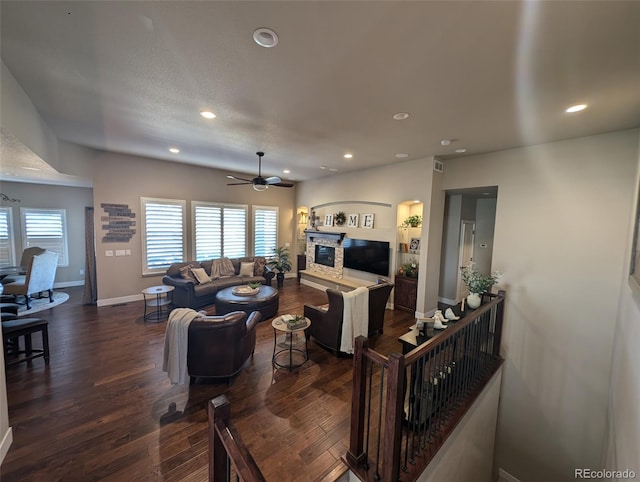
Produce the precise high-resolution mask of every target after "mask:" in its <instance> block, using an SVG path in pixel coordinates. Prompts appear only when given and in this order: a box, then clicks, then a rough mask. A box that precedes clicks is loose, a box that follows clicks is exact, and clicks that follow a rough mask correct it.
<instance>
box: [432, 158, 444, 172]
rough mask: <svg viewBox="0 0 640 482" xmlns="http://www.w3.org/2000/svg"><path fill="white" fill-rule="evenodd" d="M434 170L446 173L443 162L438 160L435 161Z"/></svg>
mask: <svg viewBox="0 0 640 482" xmlns="http://www.w3.org/2000/svg"><path fill="white" fill-rule="evenodd" d="M433 170H434V171H438V172H442V171H444V163H443V162H442V161H439V160H438V159H434V161H433Z"/></svg>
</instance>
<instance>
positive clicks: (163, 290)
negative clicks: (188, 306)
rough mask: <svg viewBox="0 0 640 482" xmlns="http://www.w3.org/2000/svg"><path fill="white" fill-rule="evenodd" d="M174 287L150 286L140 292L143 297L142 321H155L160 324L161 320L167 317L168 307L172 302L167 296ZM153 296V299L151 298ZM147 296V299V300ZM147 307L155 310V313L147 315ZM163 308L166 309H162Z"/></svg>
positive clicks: (151, 312)
mask: <svg viewBox="0 0 640 482" xmlns="http://www.w3.org/2000/svg"><path fill="white" fill-rule="evenodd" d="M174 289H175V287H173V286H168V285H162V286H150V287H149V288H145V289H143V290H142V296H144V321H155V322H156V323H160V321H162V318H164V317H166V316H169V311H171V310H169V305H170V304H171V302H172V301H173V300H172V299H171V298H170V297H169V296H165V295H168V294H169V293H171V292H172V291H173V290H174ZM153 295H155V297H152V296H153ZM147 296H149V299H147ZM147 306H149V307H152V308H156V310H155V311H150V312H149V313H147ZM163 306H166V307H167V308H165V309H162V307H163Z"/></svg>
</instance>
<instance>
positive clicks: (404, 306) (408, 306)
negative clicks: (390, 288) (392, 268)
mask: <svg viewBox="0 0 640 482" xmlns="http://www.w3.org/2000/svg"><path fill="white" fill-rule="evenodd" d="M393 296H394V298H393V306H394V308H396V309H399V310H403V311H409V312H410V313H415V311H416V299H417V298H418V280H417V279H416V278H407V277H406V276H401V275H396V288H395V291H394V295H393Z"/></svg>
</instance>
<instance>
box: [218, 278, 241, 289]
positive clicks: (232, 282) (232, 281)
mask: <svg viewBox="0 0 640 482" xmlns="http://www.w3.org/2000/svg"><path fill="white" fill-rule="evenodd" d="M243 283H244V279H243V278H240V277H238V276H228V277H226V278H220V279H217V280H215V281H214V284H215V285H216V287H217V288H218V289H219V290H221V289H222V288H229V287H230V286H238V285H241V284H243Z"/></svg>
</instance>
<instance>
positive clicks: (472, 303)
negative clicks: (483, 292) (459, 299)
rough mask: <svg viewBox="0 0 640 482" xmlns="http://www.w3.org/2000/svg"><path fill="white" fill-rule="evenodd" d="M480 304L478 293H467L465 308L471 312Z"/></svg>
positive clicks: (480, 299)
mask: <svg viewBox="0 0 640 482" xmlns="http://www.w3.org/2000/svg"><path fill="white" fill-rule="evenodd" d="M481 304H482V298H481V297H480V295H479V294H478V293H469V296H467V306H468V307H469V308H471V309H473V310H475V309H476V308H477V307H479V306H480V305H481Z"/></svg>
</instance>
